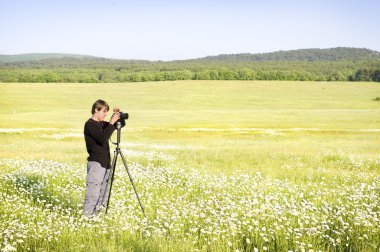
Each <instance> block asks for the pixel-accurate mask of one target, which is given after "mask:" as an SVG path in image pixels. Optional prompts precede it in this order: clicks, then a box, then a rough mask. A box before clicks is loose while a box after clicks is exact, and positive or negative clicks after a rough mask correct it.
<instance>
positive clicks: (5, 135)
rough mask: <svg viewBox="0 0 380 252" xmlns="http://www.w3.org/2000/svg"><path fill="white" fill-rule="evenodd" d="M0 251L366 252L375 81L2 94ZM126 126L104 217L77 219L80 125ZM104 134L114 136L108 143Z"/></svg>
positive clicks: (376, 115) (16, 87)
mask: <svg viewBox="0 0 380 252" xmlns="http://www.w3.org/2000/svg"><path fill="white" fill-rule="evenodd" d="M0 92H1V97H0V98H1V101H0V102H1V106H0V140H1V142H2V144H1V145H0V164H1V166H0V167H1V169H0V175H1V189H0V195H1V199H2V200H1V206H0V209H1V210H0V211H1V213H2V214H1V218H2V222H1V223H2V224H1V229H2V230H3V238H2V240H1V244H0V249H1V250H10V251H11V250H13V249H18V250H26V249H30V250H47V251H67V250H69V251H88V250H92V251H93V250H100V251H123V250H124V251H140V250H141V251H147V250H149V251H178V250H181V251H183V250H185V251H193V250H206V251H210V250H211V251H226V250H230V251H236V250H240V251H256V250H259V251H265V250H269V251H287V250H298V251H302V250H314V251H318V250H322V251H325V250H335V251H376V249H379V248H378V246H379V242H380V237H379V235H378V234H379V232H380V230H379V228H378V227H379V225H380V220H379V218H380V206H379V202H380V197H379V195H380V179H379V177H380V176H379V175H380V169H379V168H380V152H379V149H380V103H379V102H378V101H376V100H374V98H375V97H377V96H379V94H380V85H379V84H377V83H341V82H340V83H323V82H318V83H315V82H270V81H268V82H257V81H247V82H245V81H176V82H155V83H132V84H131V83H128V84H127V83H118V84H1V85H0ZM99 98H102V99H105V100H106V101H107V102H108V103H109V104H110V106H111V107H113V106H116V105H118V106H120V107H121V109H122V110H123V111H124V112H128V113H129V115H130V119H129V120H128V121H127V125H126V127H125V128H123V130H122V144H121V148H122V150H123V152H124V153H125V155H126V157H127V160H128V163H129V165H130V167H131V170H132V173H133V176H134V179H135V180H136V186H137V189H138V190H139V191H140V193H141V198H142V201H143V204H144V205H145V207H146V210H147V217H148V219H149V223H147V222H146V220H145V219H144V217H143V216H142V214H141V212H140V210H139V207H138V205H137V204H136V199H135V196H134V194H133V191H132V190H131V186H130V183H129V181H128V180H127V175H126V172H125V170H124V168H123V167H122V166H120V165H119V167H118V168H117V169H118V170H117V173H116V180H115V181H116V182H115V183H116V184H115V189H114V190H115V193H114V194H113V198H112V200H111V209H110V213H109V214H108V215H101V218H98V219H96V220H94V221H92V222H88V221H86V220H85V219H83V217H82V216H81V213H80V212H81V207H82V204H83V202H82V201H83V197H84V189H85V188H84V180H85V164H86V156H87V154H86V151H85V144H84V139H83V136H82V131H83V125H84V122H85V120H87V119H88V118H89V117H90V116H91V115H90V109H91V105H92V103H93V102H94V101H95V100H96V99H99ZM114 138H115V136H113V139H114Z"/></svg>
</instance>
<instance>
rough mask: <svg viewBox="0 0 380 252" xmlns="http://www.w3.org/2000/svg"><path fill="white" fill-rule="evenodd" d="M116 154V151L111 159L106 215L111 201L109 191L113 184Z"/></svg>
mask: <svg viewBox="0 0 380 252" xmlns="http://www.w3.org/2000/svg"><path fill="white" fill-rule="evenodd" d="M117 154H118V151H117V150H115V151H114V155H113V159H112V164H111V168H110V169H111V174H110V179H111V182H110V185H109V187H110V188H109V192H108V199H107V206H106V213H107V211H108V206H109V204H110V199H111V191H112V184H113V179H114V176H115V169H116V161H117Z"/></svg>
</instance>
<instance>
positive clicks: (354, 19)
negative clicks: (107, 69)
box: [0, 0, 380, 60]
mask: <svg viewBox="0 0 380 252" xmlns="http://www.w3.org/2000/svg"><path fill="white" fill-rule="evenodd" d="M379 30H380V1H379V0H357V1H353V0H320V1H318V0H283V1H281V0H262V1H256V0H251V1H249V0H230V1H227V0H219V1H218V0H215V1H214V0H188V1H185V0H177V1H174V0H163V1H153V0H151V1H149V0H136V1H128V0H125V1H122V0H61V1H58V0H0V54H20V53H74V54H84V55H92V56H99V57H107V58H116V59H147V60H176V59H192V58H199V57H205V56H211V55H218V54H231V53H264V52H273V51H279V50H293V49H305V48H331V47H341V46H344V47H358V48H368V49H371V50H376V51H380V32H379Z"/></svg>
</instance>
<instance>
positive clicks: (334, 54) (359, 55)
mask: <svg viewBox="0 0 380 252" xmlns="http://www.w3.org/2000/svg"><path fill="white" fill-rule="evenodd" d="M375 58H380V52H377V51H372V50H369V49H365V48H350V47H337V48H330V49H299V50H290V51H277V52H271V53H258V54H250V53H239V54H221V55H218V56H208V57H204V58H200V59H197V60H201V61H296V60H298V61H336V60H362V59H375Z"/></svg>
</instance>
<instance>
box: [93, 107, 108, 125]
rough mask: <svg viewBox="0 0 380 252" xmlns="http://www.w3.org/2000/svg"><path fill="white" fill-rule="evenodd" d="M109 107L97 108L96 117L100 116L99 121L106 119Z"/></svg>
mask: <svg viewBox="0 0 380 252" xmlns="http://www.w3.org/2000/svg"><path fill="white" fill-rule="evenodd" d="M107 112H108V110H107V108H102V109H101V110H96V112H95V114H96V117H97V118H98V120H99V122H103V121H104V119H105V118H106V116H107Z"/></svg>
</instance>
